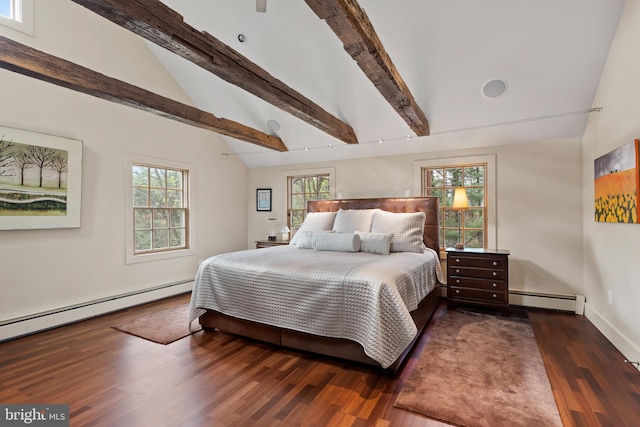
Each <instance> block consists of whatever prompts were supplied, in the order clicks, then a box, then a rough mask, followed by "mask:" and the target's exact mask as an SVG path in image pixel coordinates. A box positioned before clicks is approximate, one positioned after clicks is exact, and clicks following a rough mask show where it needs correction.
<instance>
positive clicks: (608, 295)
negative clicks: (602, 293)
mask: <svg viewBox="0 0 640 427" xmlns="http://www.w3.org/2000/svg"><path fill="white" fill-rule="evenodd" d="M607 298H608V299H609V304H613V292H611V289H609V290H608V291H607Z"/></svg>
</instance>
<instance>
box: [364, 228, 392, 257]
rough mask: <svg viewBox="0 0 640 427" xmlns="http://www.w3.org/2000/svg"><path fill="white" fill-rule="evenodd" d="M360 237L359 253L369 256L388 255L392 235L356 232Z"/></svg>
mask: <svg viewBox="0 0 640 427" xmlns="http://www.w3.org/2000/svg"><path fill="white" fill-rule="evenodd" d="M356 234H357V235H359V236H360V252H368V253H370V254H378V255H389V252H390V251H391V238H392V237H393V233H365V232H364V231H356Z"/></svg>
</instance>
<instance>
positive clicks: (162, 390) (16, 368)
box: [0, 294, 640, 427]
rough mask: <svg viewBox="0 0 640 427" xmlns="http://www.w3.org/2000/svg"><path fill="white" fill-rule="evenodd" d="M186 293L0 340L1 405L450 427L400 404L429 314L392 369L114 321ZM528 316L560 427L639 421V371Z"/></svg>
mask: <svg viewBox="0 0 640 427" xmlns="http://www.w3.org/2000/svg"><path fill="white" fill-rule="evenodd" d="M188 301H189V295H188V294H185V295H180V296H177V297H173V298H168V299H166V300H162V301H158V302H154V303H150V304H146V305H143V306H139V307H134V308H131V309H128V310H124V311H121V312H117V313H112V314H109V315H106V316H102V317H98V318H95V319H91V320H86V321H83V322H79V323H76V324H73V325H69V326H65V327H62V328H58V329H53V330H50V331H47V332H42V333H39V334H35V335H31V336H28V337H24V338H20V339H16V340H12V341H8V342H5V343H0V403H5V404H7V403H68V404H70V405H71V406H70V408H71V425H72V426H127V427H137V426H198V427H200V426H249V425H252V426H409V427H411V426H415V427H423V426H427V427H432V426H444V425H445V424H442V423H439V422H437V421H434V420H429V419H427V418H424V417H422V416H420V415H416V414H412V413H410V412H407V411H403V410H400V409H397V408H395V407H394V406H393V403H394V401H395V399H396V397H397V395H398V392H399V391H400V389H401V388H402V385H403V383H404V381H405V380H406V378H407V377H408V375H409V373H410V371H411V369H412V368H413V366H414V365H415V362H416V360H417V357H418V356H419V354H420V353H421V352H422V351H423V349H424V346H425V344H426V342H427V341H428V338H429V334H430V332H431V329H432V328H431V325H432V324H433V322H431V324H430V326H429V327H428V328H427V330H426V331H425V333H424V334H423V336H422V337H421V339H420V340H419V342H418V344H417V346H416V349H415V351H414V353H413V355H412V356H411V358H410V359H409V361H408V362H407V364H406V365H405V367H404V369H403V370H402V372H400V374H399V375H398V376H396V377H395V378H394V377H390V376H387V375H384V374H381V373H379V372H377V371H375V370H373V369H371V368H368V367H363V366H358V365H352V364H347V363H343V362H340V361H336V360H333V359H328V358H320V357H318V356H311V355H307V354H304V353H299V352H295V351H288V350H284V349H274V348H273V347H271V346H270V345H266V344H261V343H258V342H255V341H249V340H245V339H241V338H236V337H234V336H231V335H227V334H223V333H205V332H198V333H196V334H194V335H192V336H191V337H187V338H184V339H182V340H179V341H176V342H174V343H172V344H169V345H166V346H165V345H160V344H155V343H153V342H150V341H146V340H144V339H141V338H137V337H134V336H131V335H128V334H125V333H123V332H119V331H116V330H114V329H112V328H111V327H110V326H111V325H114V324H117V323H120V322H123V321H126V320H130V319H134V318H136V317H139V316H141V315H144V314H148V313H151V312H154V311H157V310H162V309H165V308H169V307H172V306H176V305H179V304H185V303H187V302H188ZM445 310H446V307H445V306H444V305H443V304H441V305H440V306H439V308H438V310H437V311H436V314H435V315H434V317H435V318H437V317H439V316H441V315H442V313H444V312H445ZM529 317H530V319H531V323H532V326H533V328H534V331H535V333H536V337H537V339H538V342H539V345H540V349H541V352H542V355H543V360H544V361H545V365H546V367H547V371H548V373H549V379H550V382H551V384H552V388H553V391H554V395H555V397H556V401H557V403H558V408H559V410H560V413H561V416H562V419H563V422H564V425H565V426H577V427H583V426H616V427H621V426H640V372H638V371H637V370H636V369H635V368H633V367H632V366H631V365H629V364H625V363H624V362H623V359H624V358H623V357H622V355H621V354H620V353H619V352H617V351H616V350H615V348H614V347H613V346H612V345H611V344H610V343H609V342H608V341H607V340H606V339H605V338H604V337H603V336H602V335H601V334H600V333H599V332H598V331H597V330H596V329H595V328H594V327H593V325H591V323H590V322H589V321H588V320H587V319H586V318H584V317H582V316H575V315H571V314H564V313H553V312H544V311H534V310H530V311H529Z"/></svg>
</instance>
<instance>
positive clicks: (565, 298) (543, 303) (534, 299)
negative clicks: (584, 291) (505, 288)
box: [509, 289, 585, 315]
mask: <svg viewBox="0 0 640 427" xmlns="http://www.w3.org/2000/svg"><path fill="white" fill-rule="evenodd" d="M509 304H510V305H519V306H523V307H534V308H544V309H549V310H560V311H571V312H574V313H576V314H580V315H583V314H584V304H585V298H584V295H563V294H547V293H543V292H529V291H520V290H516V289H509Z"/></svg>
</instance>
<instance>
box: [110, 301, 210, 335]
mask: <svg viewBox="0 0 640 427" xmlns="http://www.w3.org/2000/svg"><path fill="white" fill-rule="evenodd" d="M188 322H189V304H185V305H183V306H180V307H174V308H168V309H166V310H162V311H158V312H157V313H153V314H148V315H146V316H142V317H140V318H138V319H135V320H130V321H128V322H124V323H120V324H118V325H114V326H112V328H114V329H117V330H119V331H122V332H126V333H128V334H131V335H135V336H137V337H140V338H144V339H146V340H149V341H153V342H157V343H160V344H169V343H172V342H174V341H177V340H179V339H180V338H184V337H186V336H189V335H191V333H192V332H190V331H189V325H188ZM200 329H201V328H198V327H194V331H193V332H197V331H199V330H200Z"/></svg>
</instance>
